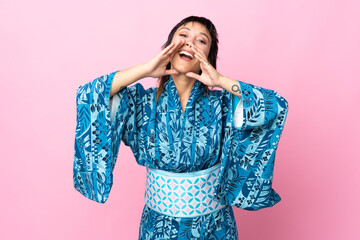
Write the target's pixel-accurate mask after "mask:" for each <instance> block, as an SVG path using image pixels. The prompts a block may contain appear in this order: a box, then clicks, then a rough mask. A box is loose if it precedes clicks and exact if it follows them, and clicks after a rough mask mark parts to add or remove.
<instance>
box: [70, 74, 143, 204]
mask: <svg viewBox="0 0 360 240" xmlns="http://www.w3.org/2000/svg"><path fill="white" fill-rule="evenodd" d="M116 72H117V71H116ZM116 72H113V73H110V74H106V75H103V76H101V77H98V78H96V79H95V80H93V81H91V82H89V83H86V84H83V85H81V86H80V87H79V88H78V89H77V92H76V112H77V115H76V130H75V146H74V147H75V154H74V164H73V183H74V187H75V189H76V190H77V191H79V192H80V193H81V194H82V195H84V196H85V197H87V198H89V199H91V200H94V201H96V202H99V203H105V202H106V201H107V199H108V197H109V193H110V190H111V187H112V184H113V170H114V166H115V163H116V160H117V156H118V151H119V147H120V142H121V140H123V142H124V143H125V144H126V145H131V146H132V147H134V146H135V147H136V144H135V143H136V142H137V141H136V140H137V136H138V134H137V132H138V131H137V128H136V126H137V123H136V111H137V110H136V109H141V106H142V99H143V96H144V95H145V90H144V88H143V87H142V85H141V84H139V83H137V84H136V85H134V86H131V87H126V88H124V89H122V90H120V91H119V92H118V93H117V94H116V95H114V96H115V98H116V100H115V99H114V96H113V97H112V98H110V89H111V84H112V81H113V78H114V75H115V73H116ZM115 102H116V103H115Z"/></svg>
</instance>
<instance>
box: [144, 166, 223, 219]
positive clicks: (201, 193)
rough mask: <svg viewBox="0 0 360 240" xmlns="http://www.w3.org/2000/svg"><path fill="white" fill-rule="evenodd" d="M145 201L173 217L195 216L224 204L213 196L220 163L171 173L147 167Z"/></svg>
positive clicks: (220, 207)
mask: <svg viewBox="0 0 360 240" xmlns="http://www.w3.org/2000/svg"><path fill="white" fill-rule="evenodd" d="M146 171H147V175H146V185H145V204H146V205H147V206H148V207H149V208H151V209H153V210H155V211H157V212H159V213H162V214H165V215H169V216H173V217H197V216H201V215H205V214H209V213H212V212H215V211H217V210H219V209H222V208H224V207H225V206H226V205H222V204H221V203H219V202H216V201H215V200H213V193H214V186H216V184H217V180H218V173H219V171H220V163H218V164H216V165H214V166H212V167H210V168H208V169H204V170H201V171H196V172H189V173H173V172H168V171H164V170H160V169H154V168H149V167H146Z"/></svg>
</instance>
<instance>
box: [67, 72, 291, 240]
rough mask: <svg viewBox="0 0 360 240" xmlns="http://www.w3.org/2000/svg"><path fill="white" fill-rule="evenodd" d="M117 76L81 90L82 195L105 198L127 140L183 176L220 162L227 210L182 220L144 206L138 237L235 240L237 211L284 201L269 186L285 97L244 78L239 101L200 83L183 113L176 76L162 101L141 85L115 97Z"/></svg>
mask: <svg viewBox="0 0 360 240" xmlns="http://www.w3.org/2000/svg"><path fill="white" fill-rule="evenodd" d="M116 72H117V71H116ZM116 72H112V73H109V74H105V75H103V76H100V77H98V78H96V79H95V80H93V81H91V82H88V83H85V84H83V85H81V86H80V87H79V88H78V89H77V93H76V105H77V117H76V131H75V146H74V147H75V154H74V165H73V182H74V187H75V189H76V190H77V191H79V192H80V193H81V194H82V195H84V196H85V197H87V198H89V199H91V200H94V201H96V202H99V203H105V202H106V201H107V199H108V197H109V193H110V190H111V187H112V184H113V169H114V166H115V163H116V160H117V156H118V152H119V147H120V142H121V141H122V142H123V143H124V144H125V145H126V146H129V147H130V148H131V150H132V152H133V154H134V157H135V159H136V162H137V163H138V164H139V165H141V166H145V167H151V168H155V169H161V170H165V171H169V172H176V173H182V172H193V171H199V170H204V169H208V168H210V167H212V166H214V165H215V164H217V163H220V164H221V168H220V171H219V175H218V176H219V178H218V182H217V184H216V186H215V192H214V196H213V197H214V200H215V201H218V202H220V203H222V204H226V207H225V208H222V209H220V210H219V211H216V212H213V213H210V214H206V215H202V216H197V217H181V218H180V217H173V216H167V215H163V214H161V213H159V212H156V211H154V210H152V209H150V208H149V207H148V206H147V205H145V206H144V208H143V212H142V217H141V222H140V227H139V239H238V233H237V227H236V222H235V218H234V214H233V209H232V206H234V207H237V208H241V209H244V210H251V211H254V210H259V209H263V208H267V207H271V206H273V205H275V204H276V203H278V202H279V201H280V200H281V198H280V196H279V195H278V194H277V193H276V192H275V190H274V189H273V188H272V179H273V171H274V162H275V153H276V149H277V146H278V143H279V140H280V136H281V134H282V131H283V128H284V124H285V120H286V117H287V113H288V102H287V101H286V100H285V99H284V98H283V97H282V96H281V95H279V94H278V93H277V92H275V91H274V90H270V89H265V88H262V87H258V86H255V85H252V84H249V83H245V82H242V81H239V80H237V82H239V86H240V89H241V95H242V98H239V97H238V96H236V95H234V94H232V93H230V92H229V91H227V90H225V89H223V90H209V92H208V94H206V92H205V91H204V89H203V87H202V83H201V82H199V81H196V82H195V85H194V86H193V88H192V90H191V93H190V96H189V99H188V102H187V105H186V108H185V112H184V113H183V111H182V107H181V102H180V98H179V95H178V93H177V90H176V87H175V84H174V81H173V79H172V77H171V76H169V80H168V81H167V82H166V83H165V86H164V90H163V92H162V94H161V96H160V98H159V99H158V102H156V93H157V88H155V87H153V88H149V89H147V90H145V89H144V88H143V86H142V85H141V84H140V83H136V84H135V85H132V86H128V87H126V88H124V89H122V90H120V91H119V92H118V93H117V94H115V95H114V96H112V98H110V89H111V84H112V81H113V78H114V75H115V73H116Z"/></svg>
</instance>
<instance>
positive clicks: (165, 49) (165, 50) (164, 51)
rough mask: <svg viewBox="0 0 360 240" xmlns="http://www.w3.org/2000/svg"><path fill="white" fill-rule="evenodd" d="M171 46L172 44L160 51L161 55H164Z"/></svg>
mask: <svg viewBox="0 0 360 240" xmlns="http://www.w3.org/2000/svg"><path fill="white" fill-rule="evenodd" d="M173 46H174V42H172V43H170V44H169V45H168V46H167V47H166V48H164V49H163V50H162V51H161V54H163V55H165V54H166V53H167V52H168V51H169V50H170V49H171V48H172V47H173Z"/></svg>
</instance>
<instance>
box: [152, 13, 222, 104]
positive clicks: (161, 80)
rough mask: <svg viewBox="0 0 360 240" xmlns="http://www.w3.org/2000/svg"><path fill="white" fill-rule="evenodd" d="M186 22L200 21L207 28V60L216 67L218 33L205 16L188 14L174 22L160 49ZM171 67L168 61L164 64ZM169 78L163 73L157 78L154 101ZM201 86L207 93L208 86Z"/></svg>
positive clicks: (168, 42)
mask: <svg viewBox="0 0 360 240" xmlns="http://www.w3.org/2000/svg"><path fill="white" fill-rule="evenodd" d="M188 22H199V23H201V24H202V25H204V26H205V27H206V28H207V30H208V31H209V33H210V36H211V46H210V51H209V56H208V61H209V63H210V64H211V65H212V66H213V67H214V68H215V69H216V60H217V54H218V43H219V40H218V34H217V31H216V28H215V26H214V24H213V23H212V22H211V21H210V20H209V19H207V18H204V17H198V16H190V17H187V18H185V19H183V20H181V21H180V22H179V23H178V24H176V26H175V27H174V28H173V29H172V30H171V32H170V34H169V36H168V40H167V42H166V43H165V44H164V45H163V46H162V49H164V48H166V47H167V46H169V45H170V44H171V41H172V39H173V37H174V34H175V32H176V30H177V29H178V28H179V27H181V26H182V25H184V24H186V23H188ZM170 68H171V63H170V62H169V63H168V64H167V65H166V69H170ZM201 72H202V71H201V69H200V72H199V75H201ZM167 80H169V75H165V76H162V77H160V78H159V79H158V81H159V88H158V91H157V94H156V102H157V101H158V99H159V97H160V95H161V93H162V91H163V90H164V84H165V82H166V81H167ZM201 85H202V87H203V88H204V91H205V93H206V95H208V93H209V88H208V86H206V85H205V84H203V83H201Z"/></svg>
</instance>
